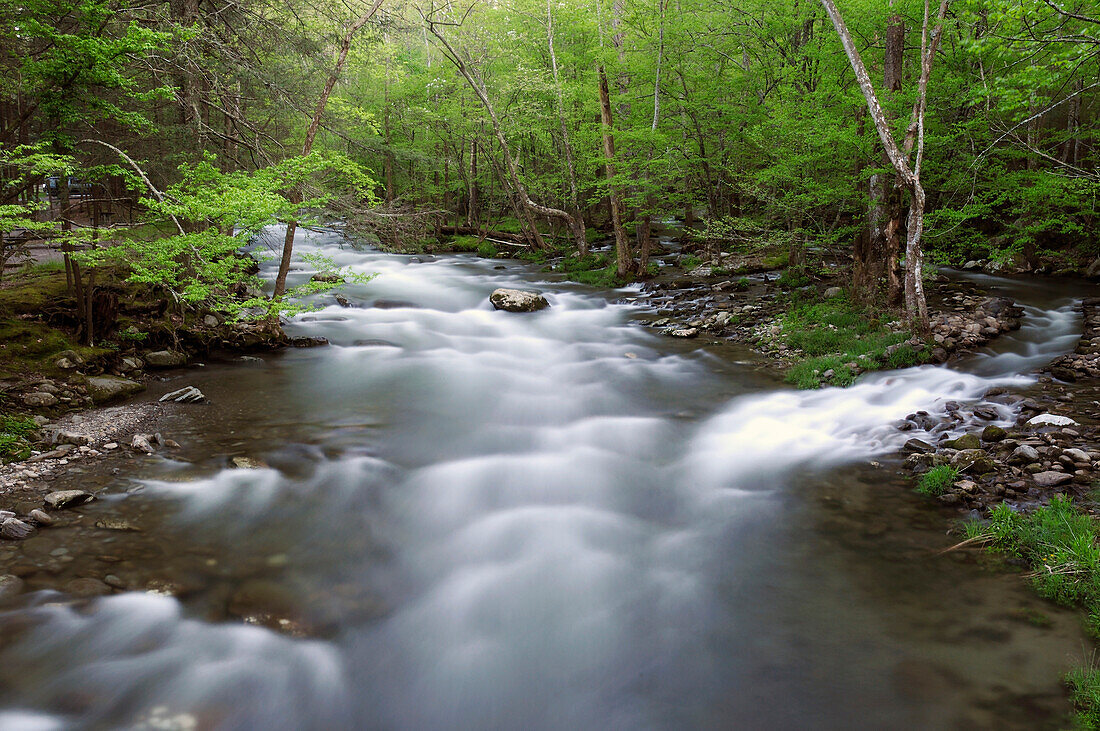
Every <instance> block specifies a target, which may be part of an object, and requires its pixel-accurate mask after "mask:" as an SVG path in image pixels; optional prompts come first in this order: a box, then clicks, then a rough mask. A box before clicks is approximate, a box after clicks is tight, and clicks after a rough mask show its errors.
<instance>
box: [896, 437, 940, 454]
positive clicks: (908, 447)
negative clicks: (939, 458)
mask: <svg viewBox="0 0 1100 731" xmlns="http://www.w3.org/2000/svg"><path fill="white" fill-rule="evenodd" d="M904 449H905V451H907V452H914V453H916V454H931V453H932V452H935V451H936V448H935V447H934V446H932V445H931V444H929V443H928V442H926V441H924V440H923V439H910V440H909V441H907V442H906V443H905V445H904Z"/></svg>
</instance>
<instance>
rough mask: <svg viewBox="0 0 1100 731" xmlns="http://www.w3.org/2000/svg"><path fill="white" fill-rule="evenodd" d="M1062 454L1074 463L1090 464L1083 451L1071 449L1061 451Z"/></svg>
mask: <svg viewBox="0 0 1100 731" xmlns="http://www.w3.org/2000/svg"><path fill="white" fill-rule="evenodd" d="M1062 454H1063V455H1064V456H1066V457H1069V458H1070V459H1072V460H1073V461H1074V462H1091V461H1092V458H1090V457H1089V456H1088V454H1087V453H1086V452H1085V450H1083V449H1077V448H1071V449H1066V450H1063V451H1062Z"/></svg>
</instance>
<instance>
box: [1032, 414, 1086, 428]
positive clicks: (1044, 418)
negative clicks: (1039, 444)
mask: <svg viewBox="0 0 1100 731" xmlns="http://www.w3.org/2000/svg"><path fill="white" fill-rule="evenodd" d="M1027 425H1028V426H1076V425H1077V422H1076V421H1074V420H1073V419H1071V418H1069V417H1068V416H1059V415H1057V414H1039V415H1038V416H1033V417H1031V418H1030V419H1028V420H1027Z"/></svg>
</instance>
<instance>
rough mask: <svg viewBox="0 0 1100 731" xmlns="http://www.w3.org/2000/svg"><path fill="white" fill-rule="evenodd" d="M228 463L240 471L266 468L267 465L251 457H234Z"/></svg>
mask: <svg viewBox="0 0 1100 731" xmlns="http://www.w3.org/2000/svg"><path fill="white" fill-rule="evenodd" d="M229 461H230V463H231V464H232V465H233V466H234V467H236V468H237V469H242V470H258V469H261V468H263V467H267V465H266V464H264V463H263V462H261V461H260V460H258V459H252V458H251V457H234V458H233V459H231V460H229Z"/></svg>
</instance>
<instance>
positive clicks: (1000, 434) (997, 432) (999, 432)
mask: <svg viewBox="0 0 1100 731" xmlns="http://www.w3.org/2000/svg"><path fill="white" fill-rule="evenodd" d="M1007 436H1008V433H1007V432H1006V431H1005V430H1004V429H1002V428H1001V427H999V426H994V425H993V424H990V425H989V426H987V427H986V428H985V429H982V441H983V442H999V441H1002V440H1003V439H1004V438H1005V437H1007Z"/></svg>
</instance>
